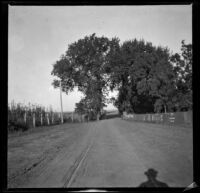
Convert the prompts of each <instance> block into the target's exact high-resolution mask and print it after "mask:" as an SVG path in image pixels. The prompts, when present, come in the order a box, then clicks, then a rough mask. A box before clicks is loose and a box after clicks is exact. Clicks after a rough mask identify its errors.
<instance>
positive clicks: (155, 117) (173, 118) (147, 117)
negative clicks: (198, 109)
mask: <svg viewBox="0 0 200 193" xmlns="http://www.w3.org/2000/svg"><path fill="white" fill-rule="evenodd" d="M122 117H123V119H127V120H134V121H144V122H153V123H165V124H189V125H192V123H193V118H192V117H193V112H192V111H187V112H174V113H159V114H127V113H126V112H124V113H123V116H122Z"/></svg>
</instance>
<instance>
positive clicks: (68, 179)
mask: <svg viewBox="0 0 200 193" xmlns="http://www.w3.org/2000/svg"><path fill="white" fill-rule="evenodd" d="M192 151H193V147H192V128H191V127H179V126H167V125H159V124H151V123H140V122H129V121H125V120H121V119H120V118H116V119H109V120H102V121H98V122H89V123H82V124H81V123H77V124H64V125H62V126H54V127H49V128H47V129H45V128H42V129H41V131H40V130H39V128H37V130H35V131H32V132H27V133H25V134H21V135H19V136H16V135H12V136H9V138H8V188H24V187H26V188H27V187H28V188H38V187H39V188H49V187H137V186H139V185H140V184H141V183H142V182H145V181H146V176H145V175H144V172H145V171H146V170H147V169H149V168H154V169H155V170H157V171H158V180H160V181H162V182H165V183H167V184H168V186H170V187H186V186H188V185H189V184H191V183H192V181H193V164H192V163H193V155H192Z"/></svg>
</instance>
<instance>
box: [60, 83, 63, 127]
mask: <svg viewBox="0 0 200 193" xmlns="http://www.w3.org/2000/svg"><path fill="white" fill-rule="evenodd" d="M60 106H61V123H62V124H63V105H62V85H61V80H60Z"/></svg>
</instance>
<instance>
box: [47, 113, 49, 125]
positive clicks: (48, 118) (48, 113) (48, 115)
mask: <svg viewBox="0 0 200 193" xmlns="http://www.w3.org/2000/svg"><path fill="white" fill-rule="evenodd" d="M47 124H48V125H49V113H47Z"/></svg>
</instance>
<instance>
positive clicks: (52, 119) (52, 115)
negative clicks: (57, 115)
mask: <svg viewBox="0 0 200 193" xmlns="http://www.w3.org/2000/svg"><path fill="white" fill-rule="evenodd" d="M51 123H52V124H53V123H54V114H53V113H52V114H51Z"/></svg>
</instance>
